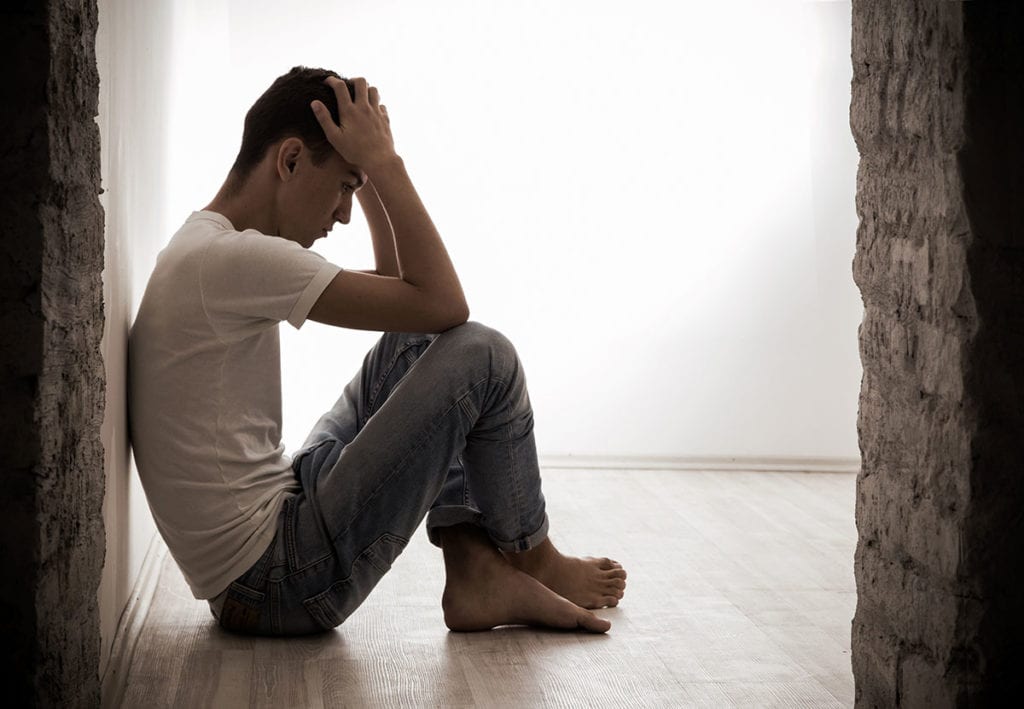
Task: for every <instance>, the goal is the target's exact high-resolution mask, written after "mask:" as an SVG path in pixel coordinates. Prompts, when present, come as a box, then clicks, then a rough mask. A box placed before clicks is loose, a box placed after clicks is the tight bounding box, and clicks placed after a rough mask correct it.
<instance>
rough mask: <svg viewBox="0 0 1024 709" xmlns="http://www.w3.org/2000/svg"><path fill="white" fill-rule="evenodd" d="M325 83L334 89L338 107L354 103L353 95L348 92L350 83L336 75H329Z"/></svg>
mask: <svg viewBox="0 0 1024 709" xmlns="http://www.w3.org/2000/svg"><path fill="white" fill-rule="evenodd" d="M324 83H325V84H327V85H328V86H330V87H331V88H332V89H334V97H335V98H336V99H337V101H338V108H339V109H340V108H341V107H342V106H348V105H351V104H352V97H351V96H350V95H349V93H348V84H346V83H345V82H344V81H342V80H341V79H339V78H338V77H336V76H328V77H327V78H326V79H324Z"/></svg>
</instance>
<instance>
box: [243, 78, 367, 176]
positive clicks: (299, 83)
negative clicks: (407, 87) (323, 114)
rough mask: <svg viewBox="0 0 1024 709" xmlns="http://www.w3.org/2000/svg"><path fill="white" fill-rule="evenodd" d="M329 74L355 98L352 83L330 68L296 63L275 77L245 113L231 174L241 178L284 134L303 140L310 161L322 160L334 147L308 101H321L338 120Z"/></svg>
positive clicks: (317, 161) (317, 162)
mask: <svg viewBox="0 0 1024 709" xmlns="http://www.w3.org/2000/svg"><path fill="white" fill-rule="evenodd" d="M328 76H335V77H337V78H339V79H341V80H342V81H344V82H345V83H346V84H347V85H348V91H349V95H351V96H352V99H353V100H355V87H353V85H352V84H351V82H349V81H348V79H346V78H345V77H343V76H340V75H338V74H337V73H336V72H333V71H331V70H330V69H311V68H309V67H304V66H297V67H294V68H292V70H291V71H289V72H288V73H287V74H284V75H283V76H279V77H277V79H275V80H274V83H272V84H271V85H270V88H268V89H267V90H266V91H264V92H263V95H262V96H260V97H259V98H258V99H256V103H254V104H253V105H252V108H250V109H249V111H248V113H246V114H245V127H244V129H243V130H242V147H241V148H239V150H238V157H236V158H235V163H234V165H232V166H231V174H232V176H233V178H234V179H235V180H237V181H238V182H241V181H243V180H244V179H245V178H246V177H248V176H249V173H250V172H252V169H253V168H254V167H256V165H257V164H259V162H260V160H262V159H263V156H264V155H266V153H267V150H268V149H269V148H270V146H271V145H273V144H274V143H276V142H278V141H279V140H282V139H284V138H290V137H296V138H299V139H300V140H302V142H303V143H304V144H305V146H306V147H307V148H308V149H309V150H310V152H311V153H312V154H313V162H314V163H315V164H317V165H320V164H322V163H323V162H324V161H325V160H327V158H328V157H329V156H330V154H331V152H332V151H333V150H334V148H333V147H332V146H331V144H330V143H329V142H327V137H326V136H325V135H324V131H323V129H322V128H321V127H320V124H319V123H317V120H316V116H314V115H313V111H312V109H310V107H309V104H310V102H311V101H313V100H314V99H319V100H320V101H322V102H323V104H324V105H325V106H327V109H328V110H329V111H330V112H331V117H332V118H334V122H335V123H337V122H338V101H337V98H336V97H335V95H334V90H333V89H332V88H331V87H330V86H329V85H328V84H325V83H324V79H326V78H327V77H328Z"/></svg>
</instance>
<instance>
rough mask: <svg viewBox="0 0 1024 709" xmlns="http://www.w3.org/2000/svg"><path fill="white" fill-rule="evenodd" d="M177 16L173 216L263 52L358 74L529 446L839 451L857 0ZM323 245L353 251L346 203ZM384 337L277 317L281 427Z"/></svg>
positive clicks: (850, 308) (275, 61)
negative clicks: (505, 348) (505, 352)
mask: <svg viewBox="0 0 1024 709" xmlns="http://www.w3.org/2000/svg"><path fill="white" fill-rule="evenodd" d="M172 22H173V32H172V33H171V34H172V36H173V38H174V39H173V42H174V47H173V51H172V54H173V59H172V64H171V66H173V67H174V68H175V72H174V75H173V77H172V79H171V85H170V87H169V90H170V95H171V97H172V100H171V106H172V109H171V114H170V116H169V117H168V120H169V124H170V126H171V130H170V131H169V132H168V134H167V141H168V142H167V146H166V154H167V156H168V157H169V160H170V163H169V164H170V168H171V170H170V173H169V175H168V177H167V183H166V184H167V188H168V194H167V202H168V204H167V217H166V222H167V223H166V225H165V226H166V235H167V238H169V237H170V235H171V233H172V232H173V231H174V230H175V229H176V228H177V227H178V226H179V225H180V223H181V222H182V221H183V220H184V219H185V217H186V216H187V215H188V214H189V212H190V211H192V210H193V209H200V208H202V207H203V206H204V205H205V204H206V203H207V202H208V201H209V200H210V198H211V197H212V196H213V194H214V193H215V192H216V190H217V188H218V187H219V186H220V183H221V181H222V179H223V177H224V175H225V174H226V172H227V170H228V168H229V167H230V165H231V163H232V161H233V159H234V156H235V153H236V152H237V149H238V145H239V141H240V137H241V127H242V119H243V116H244V114H245V111H246V110H247V109H248V107H249V106H250V105H251V104H252V102H253V101H254V100H255V99H256V97H257V96H258V95H259V94H260V93H261V92H262V91H263V90H264V89H265V88H266V86H268V85H269V84H270V82H271V81H272V80H273V79H274V78H275V77H276V76H278V75H279V74H281V73H284V72H285V71H287V70H288V69H289V68H290V67H292V66H293V65H295V64H305V65H309V66H324V67H329V68H333V69H335V70H336V71H338V72H340V73H341V74H343V75H346V76H360V75H361V76H366V77H368V78H369V79H370V80H371V82H372V83H374V84H375V85H376V86H378V87H379V88H380V91H381V95H382V99H383V102H384V103H386V104H387V106H388V109H389V113H390V115H391V118H392V127H393V130H394V134H395V137H396V144H397V147H398V149H399V152H400V153H401V154H402V155H403V157H404V158H405V161H406V165H407V166H408V168H409V171H410V173H411V175H412V176H413V179H414V181H415V183H416V184H417V187H418V189H419V191H420V193H421V195H422V197H423V199H424V201H425V203H426V205H427V207H428V209H429V210H430V212H431V214H432V216H433V218H434V221H435V222H436V224H437V225H438V227H439V229H440V231H441V234H442V236H443V237H444V239H445V242H446V244H447V246H448V249H449V252H450V254H451V256H452V258H453V260H454V262H455V265H456V268H457V270H458V272H459V275H460V277H461V279H462V283H463V286H464V288H465V290H466V294H467V297H468V300H469V304H470V307H471V310H472V315H471V317H472V319H474V320H479V321H481V322H485V323H487V324H489V325H491V326H493V327H496V328H497V329H499V330H501V331H503V332H504V333H505V334H507V335H508V336H509V337H510V338H511V339H512V340H513V342H515V343H516V345H517V347H518V350H519V353H520V356H521V358H522V360H523V362H524V364H525V367H526V372H527V375H528V380H529V383H530V392H531V398H532V401H533V404H534V408H535V420H536V427H537V428H536V435H537V443H538V448H539V450H540V452H541V454H542V456H544V455H548V456H550V455H560V454H570V455H608V456H616V457H622V456H670V457H678V458H693V457H722V458H728V457H753V458H787V459H794V458H833V459H849V458H852V457H855V456H857V454H858V449H857V440H856V423H855V421H856V408H857V391H858V387H859V381H860V362H859V358H858V350H857V326H858V324H859V321H860V317H861V302H860V298H859V296H858V294H857V290H856V287H855V285H854V283H853V280H852V275H851V262H852V258H853V253H854V246H855V230H856V216H855V212H854V190H855V174H856V162H857V153H856V148H855V146H854V144H853V140H852V137H851V135H850V129H849V123H848V107H849V85H850V77H851V65H850V6H849V3H843V2H839V3H800V2H782V1H781V0H777V1H775V2H752V3H739V2H726V3H709V2H699V3H698V2H693V3H687V2H667V1H666V2H650V1H648V2H643V1H641V2H632V3H622V2H597V1H595V0H586V1H577V2H567V1H562V2H552V1H551V0H541V1H536V0H531V1H524V0H519V1H517V2H515V3H509V2H484V1H481V0H466V1H463V2H453V1H447V2H430V3H424V2H410V1H405V2H398V1H395V0H390V1H382V0H375V1H374V2H366V1H365V0H362V1H360V2H338V1H337V0H331V1H328V0H309V1H306V2H301V3H298V2H297V3H281V2H279V0H219V1H218V0H183V1H182V2H178V3H175V4H174V17H173V20H172ZM165 241H166V240H165ZM315 249H316V250H317V251H319V252H320V253H322V254H323V255H324V256H325V257H326V258H328V259H329V260H331V261H334V262H335V263H338V264H339V265H341V266H343V267H351V268H367V267H372V266H373V259H372V251H371V248H370V241H369V236H368V232H367V230H366V228H365V224H364V222H363V221H362V219H361V215H356V216H355V217H354V219H353V223H352V224H351V225H350V226H349V227H347V228H345V227H340V226H339V227H337V228H335V230H334V232H333V233H332V234H331V235H330V237H328V239H327V240H326V241H320V242H318V244H317V246H316V247H315ZM140 296H141V288H139V290H138V292H137V293H136V298H135V302H136V303H137V300H138V297H140ZM376 337H377V335H376V334H374V333H367V332H357V331H351V330H334V329H332V328H328V327H325V326H321V325H318V324H317V323H312V322H310V323H307V324H306V325H305V326H303V328H302V330H301V331H299V332H296V331H294V330H293V329H292V328H291V327H290V326H288V325H287V324H285V325H283V326H282V347H283V385H284V397H285V398H284V401H285V408H284V417H285V431H284V435H285V442H286V445H287V447H288V448H289V449H294V448H295V447H296V446H298V445H299V444H300V443H301V441H302V440H303V438H304V437H305V434H306V431H307V430H308V428H309V427H310V426H311V425H312V423H313V421H314V420H315V419H316V418H317V417H318V416H319V414H320V413H321V412H322V410H324V409H326V408H327V407H329V406H330V405H331V403H332V402H333V400H334V399H335V398H336V396H337V395H338V394H339V393H340V391H341V388H342V387H343V385H344V384H345V382H347V381H348V379H349V378H350V377H351V376H352V374H353V373H354V371H355V369H356V368H357V367H358V366H359V364H360V362H361V359H362V356H363V354H364V352H365V351H366V350H367V349H368V348H369V347H370V345H371V344H372V343H373V341H374V340H375V339H376Z"/></svg>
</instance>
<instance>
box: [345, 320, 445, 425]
mask: <svg viewBox="0 0 1024 709" xmlns="http://www.w3.org/2000/svg"><path fill="white" fill-rule="evenodd" d="M424 342H426V344H427V347H429V346H430V344H431V343H432V342H433V340H416V339H413V340H406V341H405V342H403V343H402V346H401V347H399V348H398V349H397V350H395V352H394V354H393V356H392V357H391V361H390V362H388V365H387V366H386V367H384V368H383V371H382V373H381V375H380V376H379V377H377V381H376V382H375V383H374V385H373V387H371V389H370V396H369V398H368V399H367V402H366V419H367V420H369V419H370V417H371V416H373V411H374V408H375V407H376V405H377V397H378V396H380V392H381V390H382V389H383V388H384V382H386V381H387V380H388V377H390V376H391V372H392V371H394V369H395V366H396V365H397V364H398V360H400V359H401V358H402V355H404V354H405V353H406V352H408V351H409V350H411V349H412V348H414V347H417V346H419V345H421V344H423V343H424ZM425 350H426V348H424V351H425ZM422 355H423V353H422V352H420V353H419V354H418V355H416V359H419V358H420V357H421V356H422ZM415 363H416V362H415V360H414V361H413V363H412V364H415ZM409 368H410V369H411V368H412V365H409ZM405 374H408V370H407V371H406V372H405ZM405 374H403V375H402V377H404V376H405ZM402 377H399V381H401V379H402ZM395 386H398V385H397V383H396V384H395ZM392 388H394V387H392ZM385 400H386V397H385ZM357 423H358V422H357ZM365 425H366V421H363V422H362V425H361V426H359V428H362V426H365Z"/></svg>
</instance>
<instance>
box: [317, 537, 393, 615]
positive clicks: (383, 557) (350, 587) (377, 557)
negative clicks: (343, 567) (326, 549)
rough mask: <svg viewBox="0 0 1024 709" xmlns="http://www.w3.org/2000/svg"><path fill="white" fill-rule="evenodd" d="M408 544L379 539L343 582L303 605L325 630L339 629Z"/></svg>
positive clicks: (386, 538)
mask: <svg viewBox="0 0 1024 709" xmlns="http://www.w3.org/2000/svg"><path fill="white" fill-rule="evenodd" d="M408 543H409V540H408V539H404V538H402V537H399V536H396V535H394V534H386V533H385V534H382V535H380V536H379V537H377V539H376V540H374V542H373V543H372V544H370V545H369V546H368V547H366V548H365V549H364V550H363V551H362V552H360V554H359V556H357V557H356V560H355V561H354V562H353V563H352V569H351V571H350V572H349V575H348V576H347V577H346V578H344V579H342V580H340V581H337V582H335V583H333V584H331V586H330V588H328V589H327V590H326V591H323V592H322V593H318V594H317V595H315V596H312V597H310V598H307V599H306V600H304V601H303V602H302V604H303V605H304V606H305V607H306V610H307V611H308V612H309V614H310V615H311V616H313V618H314V619H316V622H317V623H318V624H319V625H320V626H321V627H323V628H324V629H325V630H330V629H332V628H336V627H338V626H339V625H341V624H342V623H343V622H345V619H346V618H348V617H349V616H350V615H352V613H353V612H354V611H355V610H356V608H358V607H359V606H360V605H361V604H362V602H363V601H365V600H366V597H367V596H368V595H370V591H372V590H373V588H374V586H376V585H377V582H379V581H380V580H381V578H382V577H383V576H384V574H386V573H387V572H388V571H390V570H391V564H392V563H394V561H395V559H397V558H398V555H399V554H401V553H402V550H403V549H405V545H406V544H408Z"/></svg>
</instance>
